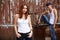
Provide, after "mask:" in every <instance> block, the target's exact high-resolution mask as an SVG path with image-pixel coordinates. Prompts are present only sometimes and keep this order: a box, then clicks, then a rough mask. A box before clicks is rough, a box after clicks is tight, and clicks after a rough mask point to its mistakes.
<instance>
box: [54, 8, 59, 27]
mask: <svg viewBox="0 0 60 40" xmlns="http://www.w3.org/2000/svg"><path fill="white" fill-rule="evenodd" d="M54 14H55V18H54V28H55V24H56V23H57V20H58V15H57V10H56V9H55V10H54Z"/></svg>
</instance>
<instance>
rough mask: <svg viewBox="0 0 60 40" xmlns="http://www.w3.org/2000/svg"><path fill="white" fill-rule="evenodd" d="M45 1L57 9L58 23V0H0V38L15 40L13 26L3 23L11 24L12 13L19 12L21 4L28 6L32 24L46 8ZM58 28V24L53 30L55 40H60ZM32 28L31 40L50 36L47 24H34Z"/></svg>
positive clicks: (1, 39) (59, 11)
mask: <svg viewBox="0 0 60 40" xmlns="http://www.w3.org/2000/svg"><path fill="white" fill-rule="evenodd" d="M46 2H51V3H52V4H53V7H55V8H56V9H57V10H58V23H60V16H59V15H60V0H0V40H16V36H15V32H14V28H13V26H3V25H11V24H12V25H13V20H14V19H13V18H14V15H15V14H16V13H18V12H19V7H20V6H21V5H22V4H25V3H26V4H27V5H28V6H29V13H30V15H31V19H32V24H36V22H37V20H38V17H39V16H40V14H41V13H42V12H43V11H44V10H45V9H46V7H45V4H46ZM59 28H60V24H59V25H57V26H56V31H55V32H56V36H57V40H60V39H59V38H60V30H59ZM33 29H34V31H33V32H34V34H33V40H45V37H46V36H48V37H50V34H49V30H47V29H48V28H47V26H46V27H45V26H44V25H43V26H42V27H41V28H40V27H37V26H34V27H33ZM46 30H47V31H46Z"/></svg>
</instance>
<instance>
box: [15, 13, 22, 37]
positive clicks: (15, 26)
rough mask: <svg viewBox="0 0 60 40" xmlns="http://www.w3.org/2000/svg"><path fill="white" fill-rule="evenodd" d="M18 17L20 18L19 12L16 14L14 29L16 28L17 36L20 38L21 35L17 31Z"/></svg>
mask: <svg viewBox="0 0 60 40" xmlns="http://www.w3.org/2000/svg"><path fill="white" fill-rule="evenodd" d="M17 19H18V14H16V15H15V16H14V30H15V33H16V36H17V37H18V38H19V37H20V36H21V35H20V34H19V33H18V31H17Z"/></svg>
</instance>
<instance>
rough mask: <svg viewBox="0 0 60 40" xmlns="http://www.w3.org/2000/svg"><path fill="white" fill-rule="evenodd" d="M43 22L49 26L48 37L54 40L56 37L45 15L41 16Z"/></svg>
mask: <svg viewBox="0 0 60 40" xmlns="http://www.w3.org/2000/svg"><path fill="white" fill-rule="evenodd" d="M42 19H43V20H45V22H46V23H47V24H48V25H49V30H50V35H51V38H52V40H56V35H55V32H54V29H53V25H52V24H51V23H50V22H49V19H48V17H47V16H46V15H42V17H41V20H42Z"/></svg>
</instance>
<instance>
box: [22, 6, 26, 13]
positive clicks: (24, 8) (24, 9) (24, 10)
mask: <svg viewBox="0 0 60 40" xmlns="http://www.w3.org/2000/svg"><path fill="white" fill-rule="evenodd" d="M22 11H23V13H26V12H27V6H26V5H24V7H23V9H22Z"/></svg>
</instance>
